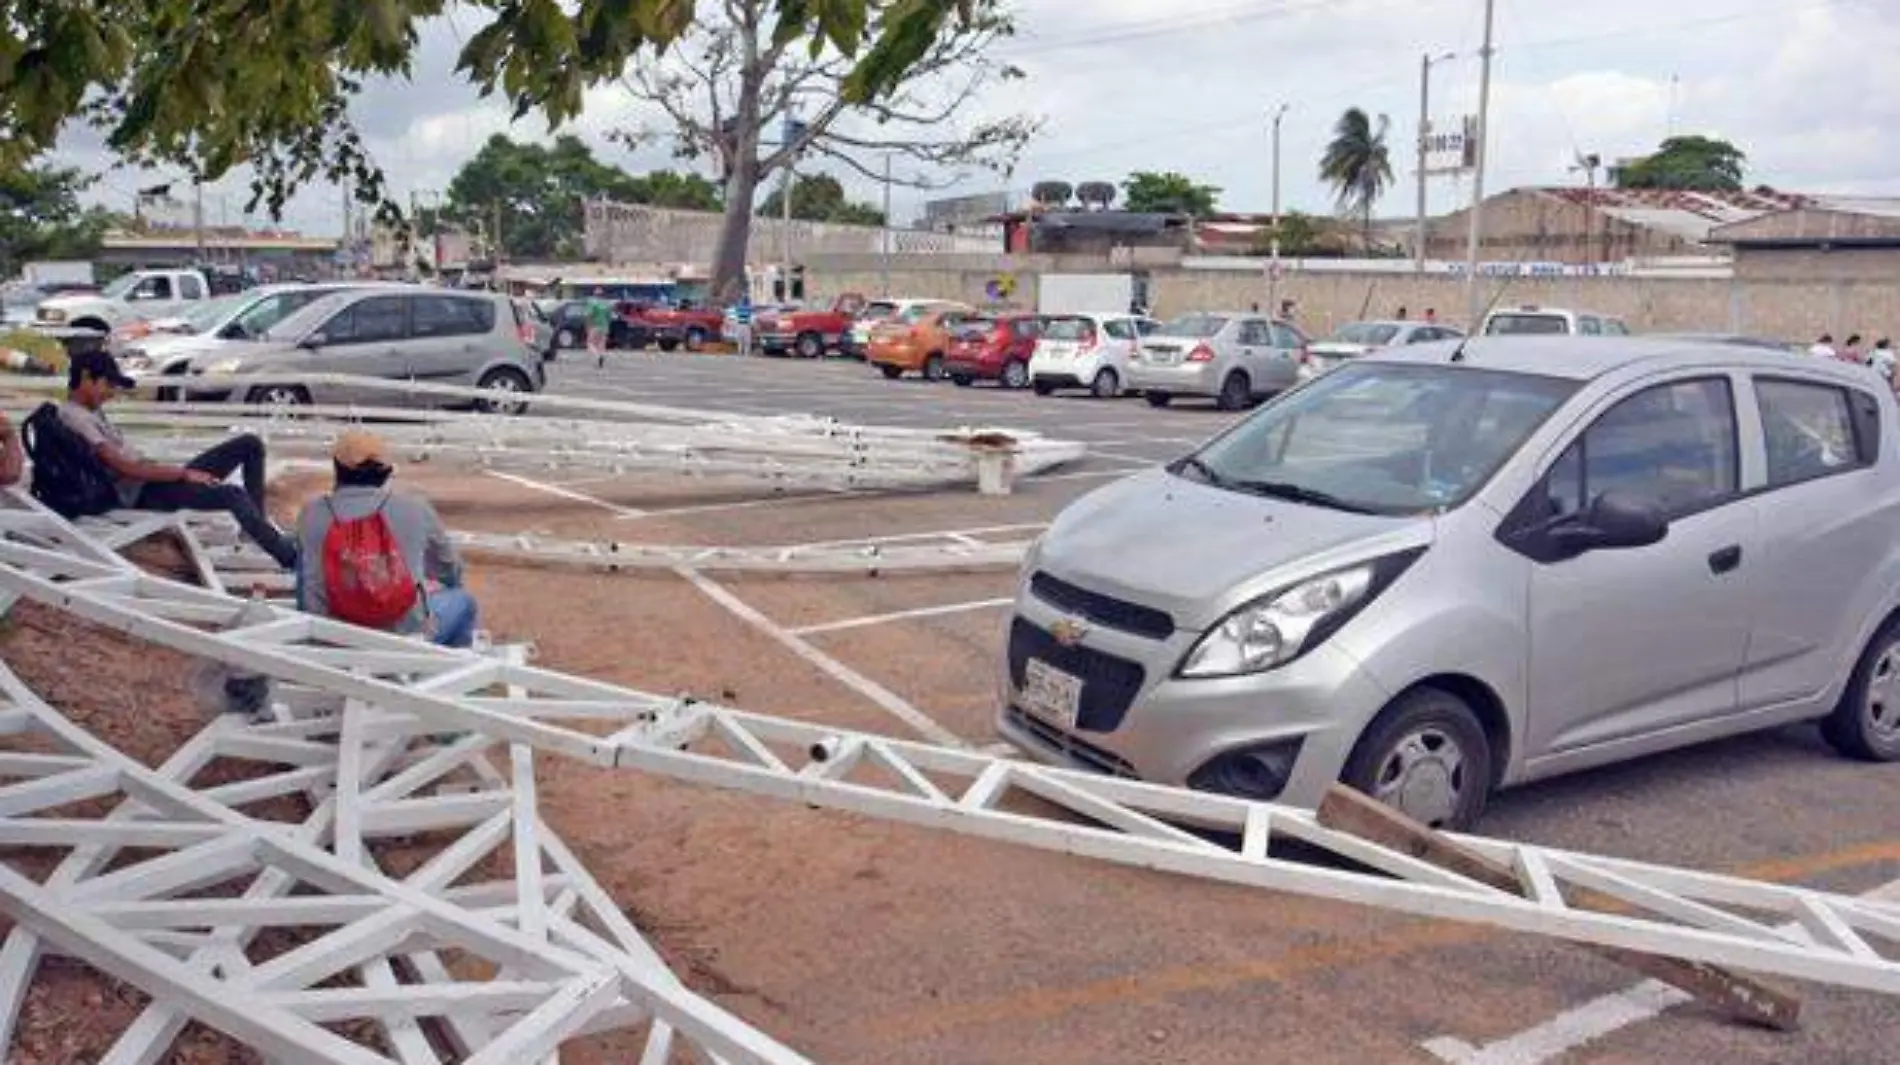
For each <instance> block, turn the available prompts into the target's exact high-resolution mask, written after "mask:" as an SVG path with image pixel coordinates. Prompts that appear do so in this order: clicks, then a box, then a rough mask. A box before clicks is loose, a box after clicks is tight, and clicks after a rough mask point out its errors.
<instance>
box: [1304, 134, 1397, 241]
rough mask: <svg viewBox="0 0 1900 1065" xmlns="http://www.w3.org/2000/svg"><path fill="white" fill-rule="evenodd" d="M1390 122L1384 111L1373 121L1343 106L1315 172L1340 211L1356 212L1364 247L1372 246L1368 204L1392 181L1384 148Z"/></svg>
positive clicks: (1390, 161) (1375, 199) (1374, 200)
mask: <svg viewBox="0 0 1900 1065" xmlns="http://www.w3.org/2000/svg"><path fill="white" fill-rule="evenodd" d="M1391 124H1392V123H1391V120H1390V119H1388V118H1386V116H1384V115H1380V116H1379V118H1378V121H1377V122H1376V123H1375V122H1374V121H1373V120H1372V119H1371V118H1369V117H1368V116H1367V115H1366V113H1365V112H1364V111H1361V110H1360V109H1358V108H1357V107H1349V108H1347V109H1346V113H1345V114H1343V115H1340V116H1339V121H1338V122H1337V123H1336V124H1334V126H1333V139H1332V143H1330V144H1328V145H1327V146H1326V154H1325V155H1323V156H1321V157H1320V161H1319V176H1320V177H1321V179H1323V180H1324V181H1326V182H1327V183H1328V184H1330V185H1332V186H1333V189H1334V190H1335V191H1336V192H1337V193H1338V194H1339V211H1340V213H1341V214H1345V213H1348V212H1351V213H1353V214H1357V215H1358V216H1359V219H1360V223H1361V225H1362V227H1363V233H1364V237H1365V244H1366V248H1367V250H1370V249H1371V248H1372V205H1373V204H1374V203H1375V202H1377V201H1378V199H1379V197H1380V196H1383V195H1385V190H1386V189H1387V188H1388V187H1389V186H1390V185H1391V184H1392V160H1391V158H1390V157H1389V156H1388V155H1387V153H1386V149H1385V131H1386V128H1387V127H1388V126H1390V125H1391Z"/></svg>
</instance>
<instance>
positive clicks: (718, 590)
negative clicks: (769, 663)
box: [674, 568, 969, 748]
mask: <svg viewBox="0 0 1900 1065" xmlns="http://www.w3.org/2000/svg"><path fill="white" fill-rule="evenodd" d="M674 572H676V573H678V574H679V575H680V576H681V577H683V578H685V579H686V581H687V582H688V583H689V584H691V585H692V586H693V587H695V588H697V589H699V592H700V594H702V595H704V596H705V597H706V598H708V599H711V600H712V601H713V602H715V603H717V604H719V605H720V606H722V607H724V608H725V609H726V610H727V612H729V613H731V614H732V615H733V616H734V617H737V618H738V619H739V620H741V621H743V622H745V623H746V624H748V625H750V626H752V627H753V628H755V629H757V630H758V631H760V632H762V633H764V634H765V635H766V636H769V637H771V638H772V639H773V640H774V641H776V642H777V643H778V644H779V646H781V647H784V648H785V649H786V650H787V651H790V652H791V653H792V654H794V655H797V656H798V657H799V658H801V659H803V660H804V661H805V662H807V663H808V664H810V665H811V666H813V667H815V668H817V669H818V670H819V671H820V672H822V673H824V674H825V675H827V676H829V677H831V679H833V680H835V681H837V682H838V683H840V684H842V685H844V686H845V687H847V688H850V689H851V690H852V691H854V692H857V693H858V694H859V695H862V696H864V697H865V698H866V699H869V700H870V701H871V702H872V703H874V704H876V705H877V707H878V708H879V709H881V710H883V711H884V712H885V713H887V714H890V715H891V716H892V717H894V718H896V719H898V720H899V721H902V722H903V723H904V724H906V725H908V726H910V727H911V728H912V729H914V730H915V731H916V732H917V734H918V735H920V736H922V737H924V738H925V739H927V740H929V741H930V742H932V743H936V744H941V745H942V746H945V747H961V748H967V747H968V746H969V744H967V743H965V742H964V741H963V739H962V738H961V737H959V736H957V735H956V734H955V733H953V732H951V731H950V730H949V729H947V728H944V727H943V726H942V725H939V724H937V722H936V721H934V720H932V718H931V717H930V715H929V714H926V713H924V712H923V711H922V710H919V709H917V708H916V707H915V706H912V705H911V704H910V703H908V702H906V701H904V699H903V697H902V696H900V695H898V694H897V693H896V692H894V691H891V690H890V689H889V688H886V687H885V686H883V685H882V684H879V683H878V682H877V681H874V680H872V679H871V678H869V677H867V676H865V675H864V674H862V673H859V672H858V671H857V670H855V669H852V668H851V667H850V666H847V665H845V664H844V663H843V662H840V661H838V660H837V659H835V658H833V657H831V656H830V655H828V654H826V653H824V652H823V651H820V650H819V649H818V648H816V647H813V646H812V645H811V644H809V643H807V642H805V640H804V639H803V638H801V637H799V636H797V635H795V634H793V633H792V632H791V631H790V630H788V629H786V628H785V627H784V626H783V625H780V624H779V623H778V622H776V621H773V620H772V619H771V618H768V617H766V616H765V615H764V614H762V613H760V612H759V611H758V610H756V609H754V608H753V607H752V605H751V604H750V603H747V602H746V601H745V600H743V599H740V598H739V597H738V596H736V595H734V594H732V592H731V591H729V590H727V588H726V587H725V586H724V585H722V584H720V583H719V582H717V581H715V580H713V579H712V578H710V577H708V576H706V575H705V574H703V573H698V572H696V571H694V570H690V569H685V568H681V569H677V570H675V571H674Z"/></svg>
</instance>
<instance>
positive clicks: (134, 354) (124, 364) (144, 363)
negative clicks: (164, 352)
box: [119, 348, 152, 370]
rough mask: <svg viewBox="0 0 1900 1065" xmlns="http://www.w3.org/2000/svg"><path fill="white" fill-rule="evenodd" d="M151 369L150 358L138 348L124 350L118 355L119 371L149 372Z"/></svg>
mask: <svg viewBox="0 0 1900 1065" xmlns="http://www.w3.org/2000/svg"><path fill="white" fill-rule="evenodd" d="M151 368H152V357H151V356H150V355H147V354H146V353H145V352H144V351H142V350H140V349H139V348H126V349H125V350H124V351H122V352H120V353H119V369H121V370H149V369H151Z"/></svg>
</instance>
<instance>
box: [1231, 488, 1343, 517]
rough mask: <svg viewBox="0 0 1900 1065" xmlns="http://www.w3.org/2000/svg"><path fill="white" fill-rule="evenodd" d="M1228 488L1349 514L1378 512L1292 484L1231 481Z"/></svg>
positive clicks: (1328, 493) (1329, 494)
mask: <svg viewBox="0 0 1900 1065" xmlns="http://www.w3.org/2000/svg"><path fill="white" fill-rule="evenodd" d="M1228 487H1230V488H1237V489H1239V490H1240V491H1243V492H1251V493H1253V494H1254V495H1260V496H1268V497H1270V498H1273V499H1285V500H1289V501H1291V502H1294V503H1310V504H1312V505H1313V506H1316V507H1329V508H1331V509H1333V510H1343V511H1346V512H1348V513H1351V514H1376V513H1378V511H1376V510H1374V509H1373V508H1371V507H1368V506H1365V505H1363V504H1360V503H1350V502H1347V501H1346V500H1344V499H1341V498H1339V497H1338V496H1336V495H1333V494H1332V493H1331V492H1322V491H1320V490H1319V489H1317V488H1308V487H1306V486H1305V485H1298V484H1292V483H1289V482H1287V481H1231V482H1228Z"/></svg>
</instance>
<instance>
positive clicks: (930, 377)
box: [924, 352, 947, 381]
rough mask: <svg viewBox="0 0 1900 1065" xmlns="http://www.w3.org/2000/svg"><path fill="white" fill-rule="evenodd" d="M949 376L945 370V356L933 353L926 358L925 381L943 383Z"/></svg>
mask: <svg viewBox="0 0 1900 1065" xmlns="http://www.w3.org/2000/svg"><path fill="white" fill-rule="evenodd" d="M946 376H947V375H946V374H945V373H944V370H943V356H942V355H939V354H936V353H934V352H933V353H931V354H930V355H928V356H925V358H924V380H926V381H941V380H943V379H944V377H946Z"/></svg>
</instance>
